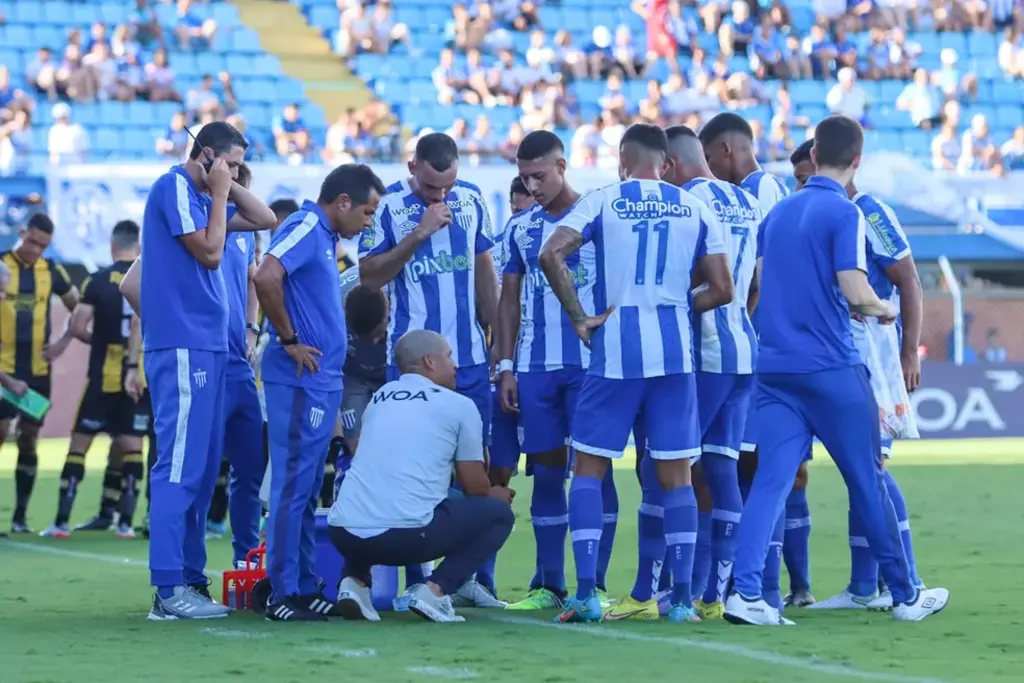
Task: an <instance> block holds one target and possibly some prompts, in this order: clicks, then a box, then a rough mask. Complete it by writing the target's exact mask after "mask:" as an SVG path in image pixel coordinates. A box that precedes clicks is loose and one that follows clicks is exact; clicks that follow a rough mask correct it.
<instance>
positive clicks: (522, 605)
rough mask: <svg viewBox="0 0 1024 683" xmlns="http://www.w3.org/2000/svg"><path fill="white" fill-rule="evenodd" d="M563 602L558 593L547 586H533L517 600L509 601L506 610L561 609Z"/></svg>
mask: <svg viewBox="0 0 1024 683" xmlns="http://www.w3.org/2000/svg"><path fill="white" fill-rule="evenodd" d="M564 606H565V602H564V601H563V600H562V598H560V597H558V594H557V593H555V592H554V591H552V590H549V589H547V588H534V589H533V590H531V591H530V592H529V593H527V594H526V597H525V598H523V599H522V600H520V601H519V602H513V603H510V604H509V605H507V606H506V607H505V609H507V610H514V611H518V612H535V611H537V610H542V609H562V607H564Z"/></svg>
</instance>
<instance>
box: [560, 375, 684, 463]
mask: <svg viewBox="0 0 1024 683" xmlns="http://www.w3.org/2000/svg"><path fill="white" fill-rule="evenodd" d="M634 424H639V425H640V426H641V428H642V430H643V432H644V434H645V435H646V437H647V453H649V454H650V456H651V457H652V458H654V459H656V460H680V459H683V458H696V457H698V456H700V421H699V420H698V417H697V380H696V378H695V377H694V375H693V373H687V374H678V375H666V376H664V377H647V378H639V379H608V378H606V377H595V376H594V375H587V376H586V378H585V379H584V380H583V387H582V388H581V389H580V398H579V404H578V406H577V408H576V420H575V423H574V428H573V434H572V447H573V448H575V449H576V450H578V451H581V452H583V453H589V454H590V455H599V456H601V457H604V458H621V457H622V452H623V450H624V449H625V448H626V445H627V443H628V442H629V433H630V431H631V430H632V429H633V425H634Z"/></svg>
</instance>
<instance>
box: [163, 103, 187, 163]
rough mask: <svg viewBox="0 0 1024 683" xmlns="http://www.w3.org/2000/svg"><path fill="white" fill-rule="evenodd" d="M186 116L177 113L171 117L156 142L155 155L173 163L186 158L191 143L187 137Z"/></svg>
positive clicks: (181, 112)
mask: <svg viewBox="0 0 1024 683" xmlns="http://www.w3.org/2000/svg"><path fill="white" fill-rule="evenodd" d="M187 128H188V115H187V114H186V113H185V112H183V111H179V112H176V113H175V114H174V116H172V117H171V123H170V125H169V126H168V128H167V132H165V133H164V135H163V137H161V138H159V139H157V141H156V153H157V154H160V155H161V156H164V157H166V158H168V159H171V160H174V161H182V160H184V159H185V158H186V157H185V155H186V153H187V152H188V149H189V147H190V146H191V141H190V139H189V136H188V131H187Z"/></svg>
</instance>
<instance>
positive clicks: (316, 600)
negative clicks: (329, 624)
mask: <svg viewBox="0 0 1024 683" xmlns="http://www.w3.org/2000/svg"><path fill="white" fill-rule="evenodd" d="M299 599H300V600H302V601H303V602H305V603H306V604H307V605H308V606H309V609H310V611H313V612H316V613H317V614H322V615H324V616H325V617H340V616H341V610H340V609H338V603H336V602H331V600H330V599H329V598H328V597H327V596H326V595H324V593H323V591H320V592H319V593H316V594H314V595H301V596H299Z"/></svg>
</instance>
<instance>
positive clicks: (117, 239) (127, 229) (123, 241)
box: [110, 221, 139, 249]
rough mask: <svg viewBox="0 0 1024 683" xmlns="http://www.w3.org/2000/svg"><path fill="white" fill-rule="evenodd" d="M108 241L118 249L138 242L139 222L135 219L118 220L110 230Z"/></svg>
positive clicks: (128, 247) (126, 247) (132, 245)
mask: <svg viewBox="0 0 1024 683" xmlns="http://www.w3.org/2000/svg"><path fill="white" fill-rule="evenodd" d="M110 241H111V242H112V243H113V244H114V246H115V247H118V248H119V249H130V248H131V247H134V246H136V245H138V243H139V224H138V223H136V222H135V221H118V222H117V223H116V224H115V225H114V229H113V230H111V231H110Z"/></svg>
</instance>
